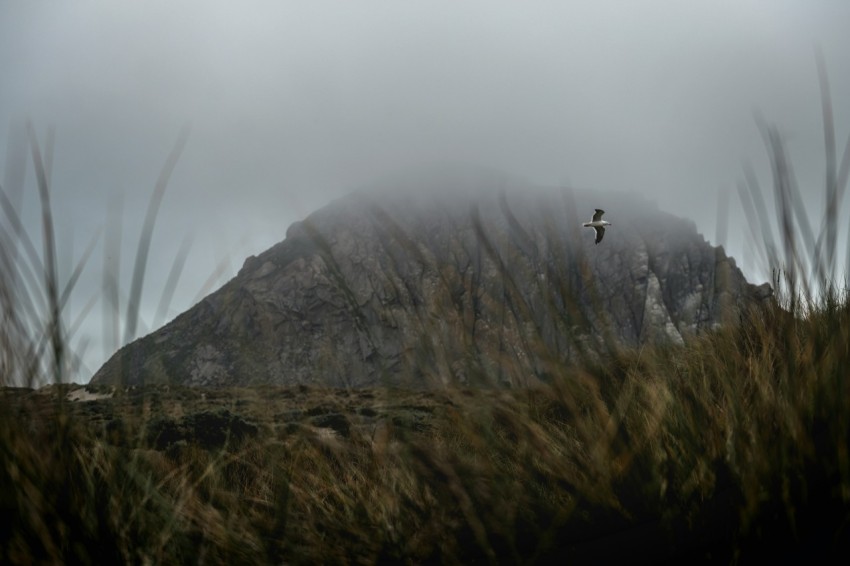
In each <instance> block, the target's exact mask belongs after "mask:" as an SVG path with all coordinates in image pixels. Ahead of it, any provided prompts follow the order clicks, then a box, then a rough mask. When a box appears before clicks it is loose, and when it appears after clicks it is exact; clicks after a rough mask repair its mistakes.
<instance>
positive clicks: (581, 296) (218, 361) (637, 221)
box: [92, 179, 770, 387]
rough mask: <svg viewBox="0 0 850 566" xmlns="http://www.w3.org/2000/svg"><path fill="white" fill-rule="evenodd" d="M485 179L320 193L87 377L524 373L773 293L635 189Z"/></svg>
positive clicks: (530, 377)
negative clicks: (223, 279)
mask: <svg viewBox="0 0 850 566" xmlns="http://www.w3.org/2000/svg"><path fill="white" fill-rule="evenodd" d="M481 184H484V185H492V184H493V183H491V182H487V183H480V182H478V181H469V180H468V179H467V180H460V181H459V180H457V179H437V180H435V179H431V180H429V181H421V182H420V183H419V184H416V183H413V185H414V186H412V187H407V188H406V189H402V190H395V191H388V190H380V189H374V190H366V191H361V192H358V193H355V194H352V195H350V196H348V197H345V198H342V199H340V200H338V201H336V202H334V203H332V204H330V205H328V206H327V207H325V208H323V209H321V210H319V211H317V212H315V213H314V214H312V215H311V216H309V217H308V218H307V219H305V220H304V221H302V222H296V223H295V224H293V225H292V226H291V227H290V228H289V229H288V230H287V233H286V239H285V240H284V241H282V242H280V243H279V244H277V245H275V246H274V247H272V248H271V249H269V250H267V251H265V252H263V253H262V254H260V255H258V256H252V257H250V258H248V259H247V260H246V261H245V263H244V265H243V267H242V269H241V270H240V271H239V274H238V275H237V276H236V277H235V278H233V279H232V280H231V281H229V282H228V283H227V284H225V285H224V286H223V287H222V288H221V289H219V290H218V291H216V292H214V293H212V294H211V295H209V296H207V297H206V298H205V299H203V300H202V301H201V302H200V303H198V304H197V305H195V306H194V307H193V308H191V309H189V310H188V311H187V312H185V313H183V314H182V315H180V316H178V317H177V318H176V319H175V320H173V321H172V322H171V323H169V324H168V325H166V326H165V327H163V328H161V329H160V330H158V331H156V332H154V333H152V334H150V335H148V336H145V337H144V338H141V339H139V340H136V341H135V342H133V343H131V344H129V345H127V346H125V347H124V348H122V349H121V350H120V351H119V352H118V353H116V354H115V355H114V356H113V357H112V358H111V359H110V360H109V361H108V362H107V363H106V364H105V365H104V366H103V367H102V368H101V369H100V371H98V372H97V374H96V375H95V376H94V378H93V380H92V381H93V382H96V383H122V384H137V383H142V382H171V383H180V384H188V385H234V384H240V385H246V384H256V383H276V384H295V383H312V384H324V385H331V386H355V387H356V386H367V385H393V386H433V385H440V384H446V383H454V384H501V385H511V386H522V385H527V384H532V383H534V382H536V381H537V380H541V379H542V380H545V379H547V377H548V376H551V375H552V374H553V372H557V371H558V368H561V367H563V364H565V363H572V362H578V361H581V360H582V359H583V357H586V356H594V355H598V354H600V353H602V354H604V352H605V351H606V350H607V349H610V348H614V347H619V346H623V345H625V346H636V345H639V344H642V343H648V342H656V341H667V342H672V343H678V344H682V343H683V342H684V341H685V340H686V339H687V338H688V337H689V336H691V335H694V334H696V333H699V332H701V331H704V330H706V329H711V328H713V327H715V326H716V325H718V324H721V323H723V322H725V321H732V320H735V319H736V317H737V316H738V313H739V312H740V310H741V309H742V308H744V307H746V306H747V305H750V304H753V303H757V302H759V301H761V300H764V299H765V298H766V297H767V296H769V295H770V289H769V287H766V286H762V287H756V286H753V285H750V284H749V283H747V282H746V280H745V279H744V277H743V275H742V274H741V272H740V270H739V269H738V268H737V267H736V266H735V262H734V260H733V259H731V258H729V257H727V256H726V255H725V253H724V252H723V250H722V248H715V247H712V246H710V245H709V244H708V243H707V242H706V241H705V240H704V239H703V238H702V236H700V235H699V234H697V232H696V228H695V225H694V224H693V223H692V222H690V221H686V220H682V219H679V218H676V217H674V216H672V215H669V214H666V213H663V212H661V211H659V210H658V209H657V208H656V207H655V206H654V205H652V204H650V203H648V202H646V201H644V200H641V199H639V198H636V197H634V196H628V195H592V194H588V193H583V192H578V191H567V190H561V189H558V190H556V189H542V188H533V187H528V186H520V185H519V184H517V183H515V184H514V185H515V186H512V187H510V188H508V189H505V190H494V189H492V187H490V188H488V187H480V186H479V185H481ZM496 185H497V186H498V183H497V184H496ZM596 207H600V208H604V209H606V210H607V211H608V212H607V214H606V219H607V220H609V221H611V222H612V223H613V226H611V227H610V228H609V229H608V232H607V234H606V236H605V239H604V240H603V241H602V242H601V243H600V244H599V245H594V243H593V236H594V235H593V231H592V230H589V229H582V228H581V222H582V221H585V220H587V218H589V216H590V215H591V214H592V212H593V209H594V208H596Z"/></svg>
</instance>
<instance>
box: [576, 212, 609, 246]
mask: <svg viewBox="0 0 850 566" xmlns="http://www.w3.org/2000/svg"><path fill="white" fill-rule="evenodd" d="M595 210H596V212H594V213H593V219H592V220H591V221H590V222H585V223H584V224H583V226H584V227H585V228H593V229H594V230H596V243H597V244H598V243H599V242H601V241H602V238H603V236H605V227H606V226H612V224H611V223H610V222H608V221H607V220H602V215H603V214H605V211H604V210H601V209H599V208H597V209H595Z"/></svg>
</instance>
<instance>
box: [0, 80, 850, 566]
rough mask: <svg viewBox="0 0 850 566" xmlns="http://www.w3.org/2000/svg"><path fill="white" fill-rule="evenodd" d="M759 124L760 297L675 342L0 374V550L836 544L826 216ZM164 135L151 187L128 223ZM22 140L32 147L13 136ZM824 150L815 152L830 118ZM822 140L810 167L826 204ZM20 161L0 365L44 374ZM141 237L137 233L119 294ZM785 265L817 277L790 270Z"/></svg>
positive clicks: (173, 552) (135, 556)
mask: <svg viewBox="0 0 850 566" xmlns="http://www.w3.org/2000/svg"><path fill="white" fill-rule="evenodd" d="M825 100H826V102H825V103H824V106H825V108H827V107H828V108H829V109H830V110H829V112H831V105H830V104H827V103H828V97H826V98H825ZM827 114H828V113H827V112H826V110H825V117H826V116H827ZM830 116H831V115H830ZM765 131H766V141H767V144H768V149H769V150H770V151H771V152H772V153H771V156H772V157H773V162H774V166H775V167H774V169H775V170H774V173H775V175H776V179H775V191H776V195H777V199H778V202H779V203H780V214H779V223H780V228H781V229H780V233H781V238H782V240H781V244H782V245H781V246H777V245H775V244H774V243H773V241H772V240H771V239H770V237H769V236H768V234H769V233H771V232H770V229H769V227H768V226H761V228H762V234H763V235H764V244H765V248H766V250H767V252H768V253H766V254H765V257H766V258H767V260H768V261H769V263H770V266H771V267H773V268H774V269H778V270H779V271H777V273H781V274H784V275H783V277H784V279H781V278H780V277H779V276H777V281H776V282H777V283H778V284H781V289H780V290H782V296H781V298H782V300H781V301H780V302H779V303H780V304H771V305H766V306H764V308H761V309H759V310H754V311H752V312H749V313H746V314H745V315H744V316H742V319H741V320H740V323H739V324H738V325H734V326H727V327H726V328H723V329H721V330H718V331H716V332H714V333H711V334H708V335H704V336H701V337H698V338H695V339H693V340H691V341H689V343H688V344H687V346H686V347H684V348H669V347H668V348H665V347H646V348H644V349H642V350H639V351H625V352H623V351H618V352H613V353H612V354H611V355H610V356H609V357H608V358H607V359H606V360H604V361H603V362H600V363H596V362H594V363H593V364H588V366H587V367H578V366H568V365H561V366H560V367H559V370H558V371H557V372H554V373H553V374H552V377H551V380H550V382H549V383H547V384H546V385H544V386H539V387H535V388H528V389H521V390H493V389H468V390H460V389H458V390H444V391H439V392H412V391H392V390H388V389H383V390H359V391H353V390H319V389H310V388H306V387H300V388H293V389H275V388H255V389H244V390H206V391H201V390H192V389H180V388H165V387H149V388H146V389H137V390H133V389H131V390H118V391H114V392H113V391H109V392H108V393H113V396H111V397H108V398H106V397H104V398H99V399H95V400H91V401H70V400H69V398H68V395H69V393H74V389H75V387H74V386H68V385H56V386H53V387H51V388H46V389H41V390H33V389H29V388H19V389H15V388H11V387H9V388H5V389H4V390H3V391H2V396H0V516H2V517H4V520H3V521H2V522H0V561H2V562H8V563H32V562H49V563H55V562H79V563H116V562H134V563H135V562H140V563H152V562H155V563H160V562H163V563H174V562H200V563H251V562H254V563H281V562H286V563H319V562H321V563H332V562H359V563H376V562H408V563H420V562H445V563H469V562H488V563H493V562H496V563H504V562H507V563H524V562H544V563H545V562H548V561H550V560H552V559H554V558H560V559H563V558H567V559H571V560H573V561H574V562H600V561H605V560H613V559H619V560H629V561H630V562H640V561H652V562H658V561H665V560H674V559H675V560H677V561H684V560H689V561H693V560H700V561H713V562H729V561H736V560H741V561H750V560H752V561H755V560H756V559H759V560H761V559H764V558H766V557H768V558H769V557H770V556H774V557H777V558H778V557H781V558H785V559H787V558H789V557H790V558H793V557H794V556H797V557H799V558H802V557H806V558H807V559H811V558H817V557H818V556H820V557H824V558H825V557H826V556H827V555H828V553H834V554H836V555H848V554H850V544H848V541H850V436H848V431H850V390H848V384H847V378H848V375H850V301H848V296H847V293H846V292H838V291H835V287H834V286H833V283H832V282H833V281H834V274H835V268H834V265H835V263H834V257H835V238H836V233H837V231H836V230H834V228H835V226H834V225H833V226H832V228H829V226H828V228H829V229H828V230H827V231H826V232H825V235H821V236H822V237H821V236H819V237H818V238H817V242H815V238H814V237H811V238H810V237H808V235H807V234H806V229H805V228H801V227H800V226H798V225H797V224H795V220H794V219H795V218H801V217H804V216H805V210H803V211H802V212H803V216H800V210H799V208H797V207H799V206H801V205H799V204H795V203H799V202H801V201H800V199H799V198H797V197H796V196H795V193H794V191H795V188H794V187H795V185H794V183H791V182H787V181H788V178H787V175H789V173H788V171H789V170H790V169H789V168H788V167H787V166H783V160H785V159H786V158H785V156H784V153H783V150H782V145H781V143H780V142H781V139H780V138H778V137H777V136H776V134H775V131H774V130H770V129H769V128H766V129H765ZM181 144H182V141H181V143H180V144H178V147H177V148H176V149H175V153H173V154H172V158H170V159H169V161H168V164H167V165H166V172H165V173H163V176H162V177H161V178H160V182H159V183H158V184H157V189H156V191H155V197H154V199H152V205H151V210H152V211H153V212H151V213H150V214H151V215H152V216H150V217H149V218H148V220H147V221H146V226H149V228H148V230H151V229H152V227H153V219H154V217H155V210H156V207H157V203H158V200H156V199H161V197H162V191H163V190H164V188H165V183H166V181H167V173H168V171H170V168H172V167H173V166H174V162H175V160H176V153H178V152H179V148H180V147H181ZM31 145H32V148H33V155H34V161H35V163H36V167H37V169H39V168H41V169H43V165H42V164H40V153H39V151H38V144H36V143H35V140H34V136H32V144H31ZM827 152H828V153H829V154H830V155H831V154H834V153H835V151H834V147H833V148H831V149H830V146H829V136H827ZM844 155H845V160H844V161H842V162H841V164H840V165H839V164H838V163H837V161H836V160H835V159H832V160H831V163H832V165H831V167H832V168H833V169H834V170H833V171H832V174H830V175H828V176H827V178H828V179H829V180H830V181H829V182H830V183H833V185H830V186H828V187H827V191H828V196H829V202H831V203H833V204H836V205H837V202H838V201H840V197H841V194H842V193H843V185H846V178H847V170H848V167H847V166H846V163H845V161H850V157H847V156H848V155H850V152H848V151H845V154H844ZM786 165H787V164H786ZM783 176H784V177H783ZM38 179H39V187H40V194H41V196H42V199H43V200H42V202H43V220H44V223H45V225H46V226H45V229H44V237H43V240H44V241H45V244H44V246H45V247H44V250H45V251H44V254H39V253H38V252H37V251H36V250H35V248H34V246H33V245H32V244H31V243H28V242H29V239H28V236H27V234H26V232H25V231H24V230H22V228H21V226H20V222H19V221H18V219H17V216H16V212H15V210H14V208H13V207H12V206H11V205H10V201H9V199H8V198H7V197H6V194H5V193H3V212H4V218H6V220H7V221H8V222H7V223H6V224H4V225H3V232H2V234H0V236H2V244H3V246H2V251H3V254H2V257H0V259H2V261H3V267H4V271H3V274H4V275H3V276H2V277H0V282H2V287H0V307H2V317H3V318H2V323H3V333H2V342H0V371H2V374H3V375H2V377H3V380H4V383H7V384H12V383H23V384H24V385H28V386H32V385H37V384H39V383H42V382H44V381H47V382H59V383H60V384H61V382H63V381H64V380H65V379H64V378H66V377H67V375H68V371H69V368H71V367H72V366H73V364H72V363H71V361H72V359H73V353H72V352H69V349H68V347H67V344H68V332H67V330H66V325H65V324H64V323H63V319H62V309H63V305H64V303H65V300H66V296H67V295H66V293H67V291H68V289H70V288H73V283H74V279H73V278H72V281H69V282H68V283H67V285H65V286H64V287H61V286H60V285H59V284H58V281H57V280H56V271H55V268H54V267H53V263H55V256H54V254H55V251H54V250H53V247H52V244H51V239H52V229H48V227H47V226H49V225H51V224H52V217H51V212H50V205H49V191H48V190H47V186H46V175H43V174H41V175H38ZM741 195H742V199H743V200H744V201H745V206H746V205H747V203H749V204H750V205H751V206H752V203H753V202H755V201H756V200H761V196H760V193H759V189H758V187H757V183H755V182H754V180H753V178H752V176H751V178H750V179H749V184H748V185H747V188H746V190H742V192H741ZM155 201H156V202H155ZM829 218H831V219H832V220H831V222H833V223H834V222H836V220H835V215H832V216H827V224H828V225H829V222H830V220H829ZM798 238H799V240H798ZM16 239H17V241H16ZM149 239H150V234H149V232H148V234H147V235H143V238H142V242H143V243H142V244H140V250H141V249H144V250H145V251H144V253H142V252H140V253H139V255H138V256H137V259H138V260H139V261H138V262H137V267H136V274H135V276H134V279H133V289H134V291H133V293H131V295H132V297H134V298H133V301H135V302H136V304H137V303H138V294H139V293H140V290H141V288H142V281H141V279H139V278H143V276H144V257H143V256H146V255H147V244H146V243H144V242H148V241H149ZM19 242H23V244H22V245H21V246H20V247H19V246H18V243H19ZM780 247H781V249H783V250H784V256H785V260H787V261H783V258H782V257H780V255H781V254H780V253H779V252H778V251H777V250H778V249H779V248H780ZM20 249H23V250H24V251H23V253H19V250H20ZM805 250H809V255H808V256H805V255H804V254H803V252H804V251H805ZM84 264H85V261H81V262H80V264H79V266H78V267H80V268H81V266H82V265H84ZM807 266H808V267H807ZM811 266H815V267H817V269H814V270H811V269H810V267H811ZM806 270H808V271H809V272H811V273H815V274H816V276H817V277H816V278H815V279H813V280H801V279H800V275H799V274H800V273H801V272H804V271H806ZM76 271H78V270H75V272H76ZM10 274H11V275H10ZM801 281H802V282H801ZM39 282H42V283H39ZM131 302H132V301H131ZM134 317H135V314H134V315H133V317H131V319H128V320H129V322H128V327H127V332H128V333H131V334H132V332H133V331H134V328H132V327H133V326H134V324H135V322H134V321H135V318H134ZM91 393H107V392H105V391H99V392H98V391H92V392H91ZM77 396H78V397H79V396H80V395H79V394H77ZM795 553H796V554H795Z"/></svg>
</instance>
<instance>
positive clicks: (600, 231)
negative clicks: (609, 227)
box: [594, 214, 605, 244]
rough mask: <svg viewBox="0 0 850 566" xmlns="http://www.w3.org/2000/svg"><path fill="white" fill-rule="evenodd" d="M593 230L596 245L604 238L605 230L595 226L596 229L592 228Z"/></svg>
mask: <svg viewBox="0 0 850 566" xmlns="http://www.w3.org/2000/svg"><path fill="white" fill-rule="evenodd" d="M599 216H602V215H601V214H600V215H599ZM594 230H596V243H597V244H598V243H599V242H601V241H602V238H603V237H604V236H605V228H603V227H602V226H597V227H596V228H594Z"/></svg>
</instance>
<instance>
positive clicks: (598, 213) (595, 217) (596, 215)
mask: <svg viewBox="0 0 850 566" xmlns="http://www.w3.org/2000/svg"><path fill="white" fill-rule="evenodd" d="M595 210H596V212H594V213H593V221H594V222H599V221H600V220H602V215H603V214H605V211H604V210H602V209H599V208H597V209H595ZM599 239H600V240H601V239H602V238H599Z"/></svg>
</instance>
